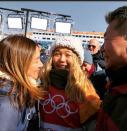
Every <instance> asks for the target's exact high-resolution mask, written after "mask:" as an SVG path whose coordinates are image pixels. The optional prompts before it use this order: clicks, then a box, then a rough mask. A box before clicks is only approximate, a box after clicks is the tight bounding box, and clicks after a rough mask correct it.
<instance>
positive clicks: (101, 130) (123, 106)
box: [96, 6, 127, 131]
mask: <svg viewBox="0 0 127 131" xmlns="http://www.w3.org/2000/svg"><path fill="white" fill-rule="evenodd" d="M105 19H106V22H107V23H108V27H107V29H106V32H105V35H104V45H103V47H102V52H103V54H104V58H105V65H106V74H107V75H108V78H109V80H110V85H109V88H108V89H109V90H108V92H107V95H106V96H105V98H104V101H103V104H102V107H101V109H100V111H99V116H98V121H97V126H96V131H127V6H123V7H119V8H117V9H115V10H113V11H112V12H109V14H108V15H107V16H106V17H105Z"/></svg>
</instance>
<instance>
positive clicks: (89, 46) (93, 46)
mask: <svg viewBox="0 0 127 131" xmlns="http://www.w3.org/2000/svg"><path fill="white" fill-rule="evenodd" d="M91 47H92V48H94V49H95V48H96V46H95V45H88V48H91Z"/></svg>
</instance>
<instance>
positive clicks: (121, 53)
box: [102, 20, 127, 70]
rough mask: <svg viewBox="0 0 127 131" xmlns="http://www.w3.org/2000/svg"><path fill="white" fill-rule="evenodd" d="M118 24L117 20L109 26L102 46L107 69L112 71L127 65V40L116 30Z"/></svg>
mask: <svg viewBox="0 0 127 131" xmlns="http://www.w3.org/2000/svg"><path fill="white" fill-rule="evenodd" d="M116 24H117V21H116V20H114V21H112V22H111V23H110V24H109V26H108V28H107V30H106V33H105V36H104V45H103V46H102V52H103V54H104V58H105V64H106V68H110V69H112V70H115V69H118V68H120V67H122V66H125V65H127V40H125V39H124V37H123V36H120V35H119V34H118V31H117V30H114V27H115V25H116Z"/></svg>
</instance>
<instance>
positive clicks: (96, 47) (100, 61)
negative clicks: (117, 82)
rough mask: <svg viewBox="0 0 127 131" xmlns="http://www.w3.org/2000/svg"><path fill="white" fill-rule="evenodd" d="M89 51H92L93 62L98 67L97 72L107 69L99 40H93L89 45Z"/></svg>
mask: <svg viewBox="0 0 127 131" xmlns="http://www.w3.org/2000/svg"><path fill="white" fill-rule="evenodd" d="M88 49H89V50H90V51H91V54H92V56H93V62H94V65H95V67H96V71H99V70H102V69H105V63H104V58H103V56H102V53H101V51H100V43H99V41H97V39H91V40H90V41H89V43H88Z"/></svg>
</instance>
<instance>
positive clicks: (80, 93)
mask: <svg viewBox="0 0 127 131" xmlns="http://www.w3.org/2000/svg"><path fill="white" fill-rule="evenodd" d="M52 68H53V64H52V57H50V58H49V60H48V61H47V63H46V64H45V66H44V75H43V76H44V77H43V82H44V89H45V90H48V87H49V85H50V77H49V74H50V71H51V69H52ZM91 91H92V92H94V93H95V90H94V87H93V85H92V83H91V82H90V81H89V79H88V78H87V75H86V73H85V72H84V71H82V69H81V67H80V62H79V58H78V56H77V55H76V54H75V53H73V60H72V63H71V64H70V70H69V76H68V81H67V85H66V88H65V92H66V95H67V97H68V98H69V99H71V100H74V101H75V100H76V101H78V102H82V101H84V100H85V98H86V96H87V95H89V94H90V92H91ZM92 92H91V93H92Z"/></svg>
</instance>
